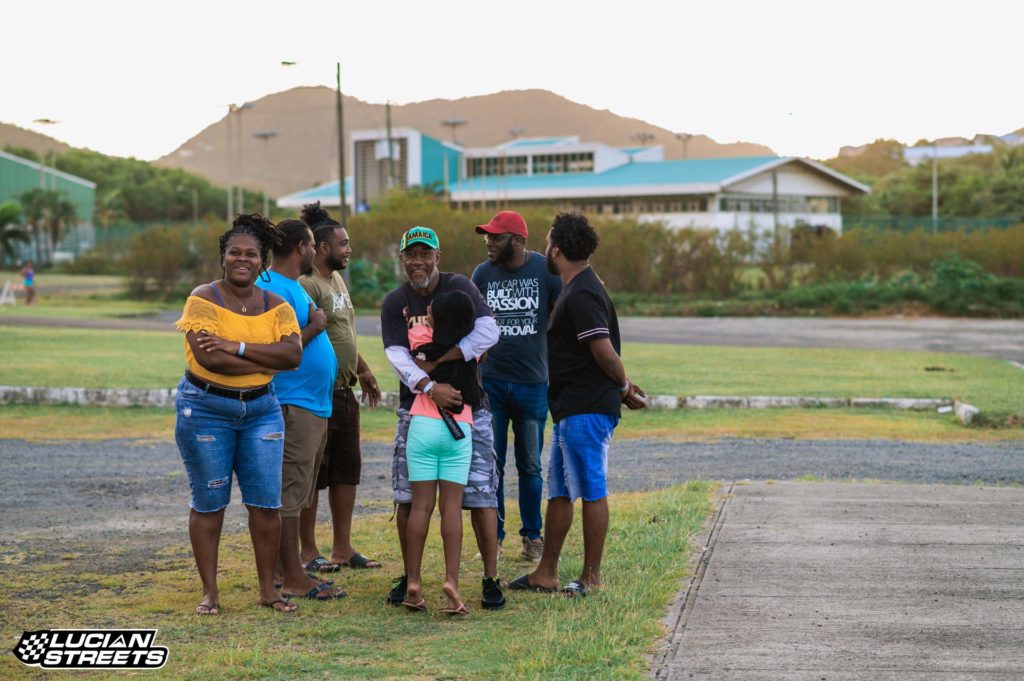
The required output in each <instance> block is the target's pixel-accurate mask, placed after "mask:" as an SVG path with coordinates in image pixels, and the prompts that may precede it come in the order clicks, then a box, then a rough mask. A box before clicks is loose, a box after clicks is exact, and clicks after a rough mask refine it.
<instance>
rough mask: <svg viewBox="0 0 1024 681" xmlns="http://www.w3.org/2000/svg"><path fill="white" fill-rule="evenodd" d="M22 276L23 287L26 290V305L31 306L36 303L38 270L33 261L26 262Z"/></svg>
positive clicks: (22, 269)
mask: <svg viewBox="0 0 1024 681" xmlns="http://www.w3.org/2000/svg"><path fill="white" fill-rule="evenodd" d="M20 274H21V286H22V288H24V289H25V304H26V305H31V304H32V303H34V302H35V301H36V269H35V267H33V266H32V261H31V260H28V261H26V262H25V264H24V265H23V266H22V268H21V272H20Z"/></svg>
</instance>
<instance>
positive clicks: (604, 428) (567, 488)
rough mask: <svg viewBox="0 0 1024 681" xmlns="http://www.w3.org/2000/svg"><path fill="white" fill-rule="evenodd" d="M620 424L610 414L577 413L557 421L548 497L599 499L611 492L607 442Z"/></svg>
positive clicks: (554, 432) (549, 466) (552, 435)
mask: <svg viewBox="0 0 1024 681" xmlns="http://www.w3.org/2000/svg"><path fill="white" fill-rule="evenodd" d="M618 424H619V419H618V418H616V417H614V416H609V415H608V414H576V415H573V416H566V417H565V418H564V419H562V420H561V421H559V422H558V423H556V424H555V425H554V429H553V430H552V432H551V459H550V460H549V461H548V499H555V498H557V497H568V498H569V500H570V501H576V500H577V499H579V498H581V497H582V498H583V501H597V500H598V499H604V498H605V497H606V496H608V446H609V445H610V444H611V441H612V432H614V430H615V426H617V425H618Z"/></svg>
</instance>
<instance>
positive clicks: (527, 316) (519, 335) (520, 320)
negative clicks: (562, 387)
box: [473, 251, 562, 383]
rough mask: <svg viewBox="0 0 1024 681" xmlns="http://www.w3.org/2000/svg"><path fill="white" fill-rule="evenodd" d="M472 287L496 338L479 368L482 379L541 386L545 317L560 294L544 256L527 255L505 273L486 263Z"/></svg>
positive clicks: (558, 283)
mask: <svg viewBox="0 0 1024 681" xmlns="http://www.w3.org/2000/svg"><path fill="white" fill-rule="evenodd" d="M473 283H474V284H476V286H477V288H479V289H480V293H482V294H483V296H484V300H486V301H487V305H488V307H490V308H491V312H493V313H494V320H495V321H496V322H497V324H498V331H499V332H500V333H501V337H500V338H499V339H498V344H497V345H495V346H494V347H493V348H491V349H490V350H488V351H487V358H486V359H485V360H484V363H483V366H482V367H481V368H480V370H481V372H482V373H483V377H484V378H490V379H494V380H497V381H508V382H510V383H546V382H547V380H548V344H547V336H546V334H547V330H548V315H549V314H550V312H551V308H552V307H554V305H555V300H556V299H557V298H558V294H559V293H560V292H561V290H562V280H561V279H559V278H558V276H557V275H554V274H551V273H550V272H548V267H547V263H546V262H545V260H544V256H543V255H541V254H540V253H535V252H534V251H527V252H526V262H524V263H523V264H522V265H521V266H520V267H519V268H518V269H514V270H506V269H505V268H504V267H501V266H500V265H492V264H491V263H490V261H488V262H484V263H481V264H480V265H477V268H476V269H475V270H474V271H473Z"/></svg>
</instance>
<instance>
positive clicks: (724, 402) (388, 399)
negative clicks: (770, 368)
mask: <svg viewBox="0 0 1024 681" xmlns="http://www.w3.org/2000/svg"><path fill="white" fill-rule="evenodd" d="M176 395H177V391H176V390H173V389H167V388H156V389H145V388H45V387H31V386H29V387H26V386H11V385H0V404H40V405H42V404H47V405H49V404H77V405H82V406H93V407H165V408H173V407H174V398H175V396H176ZM356 397H357V398H361V397H362V393H361V392H359V391H357V392H356ZM647 404H648V406H650V407H651V408H652V409H659V410H660V409H820V408H826V409H840V408H845V407H853V408H857V409H861V408H863V409H897V410H909V411H935V410H937V409H941V408H944V407H946V408H948V407H953V408H954V409H955V410H956V411H957V415H958V416H959V415H960V411H961V408H960V407H959V406H957V405H961V404H962V403H960V402H956V403H955V404H954V401H953V400H946V399H933V398H902V397H854V398H845V397H787V396H773V395H754V396H750V397H742V396H715V395H694V396H689V397H679V396H677V395H650V396H649V397H648V398H647ZM963 406H965V407H969V408H970V409H973V410H974V415H973V416H977V414H978V410H977V408H975V407H973V406H971V405H963ZM381 407H383V408H387V409H395V408H397V407H398V393H396V392H386V393H383V395H382V399H381ZM973 416H972V417H971V418H973ZM961 421H963V418H962V417H961ZM968 422H969V421H968Z"/></svg>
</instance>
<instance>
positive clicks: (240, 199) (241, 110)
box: [235, 102, 252, 213]
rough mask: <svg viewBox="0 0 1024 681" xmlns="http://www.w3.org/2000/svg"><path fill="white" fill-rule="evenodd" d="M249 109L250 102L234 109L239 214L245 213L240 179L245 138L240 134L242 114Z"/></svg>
mask: <svg viewBox="0 0 1024 681" xmlns="http://www.w3.org/2000/svg"><path fill="white" fill-rule="evenodd" d="M251 108H252V102H243V103H241V104H239V105H238V106H236V107H235V113H237V114H238V158H237V162H238V165H237V167H238V175H237V177H238V212H239V213H244V212H245V182H244V180H243V178H242V173H243V168H244V163H243V156H244V150H243V148H242V147H243V144H242V141H243V140H244V139H245V138H244V137H243V132H242V113H244V112H245V110H246V109H251Z"/></svg>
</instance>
